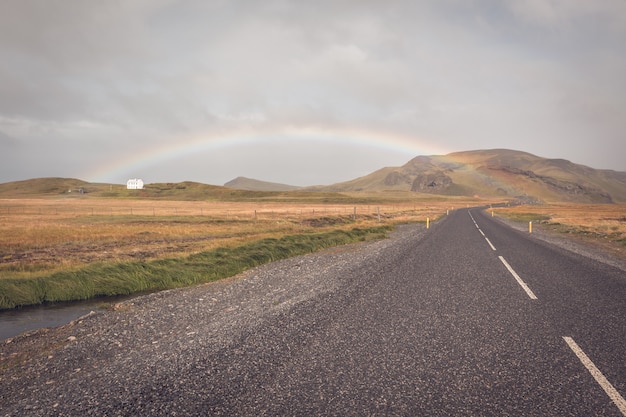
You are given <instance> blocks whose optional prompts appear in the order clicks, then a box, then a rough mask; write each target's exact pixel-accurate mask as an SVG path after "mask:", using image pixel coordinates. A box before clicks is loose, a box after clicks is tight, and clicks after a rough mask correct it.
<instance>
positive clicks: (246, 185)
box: [224, 177, 301, 191]
mask: <svg viewBox="0 0 626 417" xmlns="http://www.w3.org/2000/svg"><path fill="white" fill-rule="evenodd" d="M224 187H229V188H234V189H237V190H248V191H294V190H298V189H300V188H301V187H298V186H295V185H287V184H279V183H276V182H267V181H259V180H255V179H251V178H246V177H237V178H235V179H234V180H231V181H228V182H227V183H226V184H224Z"/></svg>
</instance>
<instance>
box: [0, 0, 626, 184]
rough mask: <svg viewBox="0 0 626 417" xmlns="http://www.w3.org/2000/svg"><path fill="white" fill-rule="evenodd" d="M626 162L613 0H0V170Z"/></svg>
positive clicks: (24, 173)
mask: <svg viewBox="0 0 626 417" xmlns="http://www.w3.org/2000/svg"><path fill="white" fill-rule="evenodd" d="M487 148H510V149H517V150H523V151H527V152H531V153H534V154H536V155H539V156H544V157H550V158H565V159H569V160H571V161H573V162H576V163H581V164H585V165H588V166H591V167H594V168H604V169H615V170H620V171H626V2H625V1H624V0H527V1H524V0H424V1H420V0H407V1H393V0H389V1H378V0H372V1H363V0H360V1H341V0H328V1H326V0H316V1H286V0H284V1H281V0H263V1H241V0H224V1H221V0H123V1H122V0H119V1H113V0H112V1H95V0H94V1H85V0H0V182H7V181H13V180H22V179H28V178H36V177H49V176H60V177H71V178H79V179H83V180H87V181H98V182H114V183H123V182H125V181H126V179H127V178H135V177H138V178H142V179H143V180H144V181H145V182H147V183H151V182H176V181H183V180H192V181H199V182H204V183H209V184H217V185H221V184H223V183H225V182H227V181H229V180H231V179H233V178H234V177H236V176H247V177H252V178H256V179H261V180H266V181H273V182H282V183H287V184H293V185H312V184H331V183H334V182H339V181H344V180H349V179H353V178H356V177H358V176H362V175H365V174H368V173H370V172H372V171H374V170H376V169H378V168H382V167H384V166H399V165H403V164H404V163H405V162H407V161H408V160H410V159H411V158H413V157H415V156H418V155H421V154H424V155H430V154H443V153H448V152H454V151H462V150H473V149H487Z"/></svg>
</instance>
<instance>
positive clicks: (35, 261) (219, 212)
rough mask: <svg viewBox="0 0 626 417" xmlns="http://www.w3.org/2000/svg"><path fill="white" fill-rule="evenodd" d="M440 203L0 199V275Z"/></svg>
mask: <svg viewBox="0 0 626 417" xmlns="http://www.w3.org/2000/svg"><path fill="white" fill-rule="evenodd" d="M455 204H459V203H458V202H456V203H455ZM448 208H451V207H450V203H449V202H432V203H431V202H429V203H425V204H423V205H418V204H416V203H413V202H412V203H394V204H390V205H378V204H377V205H367V204H361V205H345V204H344V205H341V204H310V203H252V202H237V203H233V202H201V201H153V200H135V201H128V200H114V199H84V200H82V199H12V200H0V278H6V277H10V278H20V277H25V278H32V277H36V276H42V275H47V274H49V273H51V272H55V271H60V270H68V269H72V268H78V267H82V266H85V265H87V264H90V263H93V262H122V261H127V260H154V259H161V258H166V257H167V258H171V257H180V256H187V255H190V254H193V253H199V252H203V251H207V250H211V249H215V248H216V247H232V246H235V245H239V244H242V243H245V242H249V241H252V240H258V239H262V238H266V237H279V236H283V235H285V234H293V233H310V232H313V231H326V230H331V229H341V228H352V227H355V226H359V227H361V226H369V225H377V224H380V223H382V224H385V223H386V224H390V223H398V222H411V221H425V220H426V218H427V217H429V218H430V219H431V220H432V219H435V218H437V217H439V216H441V215H442V214H444V213H445V211H446V210H447V209H448ZM355 210H356V219H355V216H354V215H355ZM379 214H380V221H379Z"/></svg>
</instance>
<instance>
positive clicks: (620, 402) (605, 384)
mask: <svg viewBox="0 0 626 417" xmlns="http://www.w3.org/2000/svg"><path fill="white" fill-rule="evenodd" d="M563 340H565V342H566V343H567V344H568V346H569V347H570V349H572V351H573V352H574V353H575V354H576V356H578V359H580V361H581V362H582V364H583V365H585V368H587V370H588V371H589V373H591V376H593V378H594V379H595V380H596V382H597V383H598V384H599V385H600V386H601V387H602V389H603V390H604V392H606V394H607V395H608V396H609V398H610V399H611V400H613V402H614V403H615V405H616V406H617V408H618V409H619V411H621V413H622V414H623V415H624V416H626V400H624V397H622V396H621V395H620V393H619V392H618V391H617V390H616V389H615V387H613V385H612V384H611V383H610V382H609V381H608V379H606V377H605V376H604V375H603V374H602V372H600V370H599V369H598V367H597V366H596V365H595V364H594V363H593V362H592V361H591V359H589V356H587V355H586V354H585V352H583V350H582V349H581V348H580V346H578V344H576V342H574V339H572V338H571V337H567V336H563Z"/></svg>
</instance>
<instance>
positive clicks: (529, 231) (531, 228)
mask: <svg viewBox="0 0 626 417" xmlns="http://www.w3.org/2000/svg"><path fill="white" fill-rule="evenodd" d="M532 232H533V222H532V221H530V222H528V233H532Z"/></svg>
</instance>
